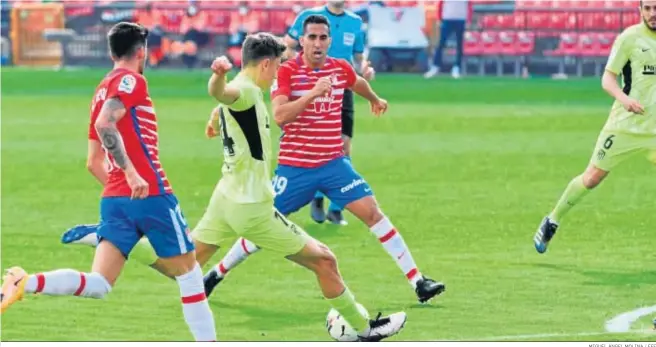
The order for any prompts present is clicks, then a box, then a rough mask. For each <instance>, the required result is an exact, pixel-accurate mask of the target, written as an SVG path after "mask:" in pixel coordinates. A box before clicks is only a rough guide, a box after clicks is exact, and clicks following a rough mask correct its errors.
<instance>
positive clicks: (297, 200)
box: [273, 157, 373, 216]
mask: <svg viewBox="0 0 656 347" xmlns="http://www.w3.org/2000/svg"><path fill="white" fill-rule="evenodd" d="M273 190H274V192H275V193H276V198H275V201H274V206H275V207H276V209H277V210H278V211H280V213H282V214H283V215H285V216H286V215H289V214H291V213H294V212H296V211H298V210H300V209H301V208H302V207H303V206H305V205H307V204H308V203H310V201H312V199H313V198H314V194H315V193H316V192H317V191H320V192H322V193H323V194H324V195H325V196H326V197H328V199H330V201H331V202H332V203H333V204H335V205H337V206H339V207H344V206H346V205H348V204H350V203H352V202H354V201H357V200H360V199H362V198H364V197H367V196H371V195H373V192H372V191H371V187H369V184H368V183H367V181H365V180H364V178H362V176H360V174H359V173H358V172H357V171H355V169H354V168H353V166H352V165H351V161H350V160H349V159H347V158H345V157H341V158H337V159H335V160H331V161H329V162H328V163H326V164H324V165H322V166H319V167H317V168H311V169H308V168H302V167H294V166H287V165H278V167H277V168H276V176H275V177H274V178H273Z"/></svg>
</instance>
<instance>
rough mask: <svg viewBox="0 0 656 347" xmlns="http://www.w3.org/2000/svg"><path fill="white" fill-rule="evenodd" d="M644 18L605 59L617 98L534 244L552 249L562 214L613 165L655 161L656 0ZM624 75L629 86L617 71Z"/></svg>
mask: <svg viewBox="0 0 656 347" xmlns="http://www.w3.org/2000/svg"><path fill="white" fill-rule="evenodd" d="M640 13H641V15H642V23H640V24H636V25H634V26H631V27H629V28H627V29H626V30H624V32H622V34H620V35H619V36H618V37H617V39H616V40H615V43H614V44H613V48H612V50H611V53H610V57H609V58H608V62H607V63H606V71H605V72H604V75H603V77H602V86H603V89H604V90H605V91H606V92H607V93H608V94H610V95H611V96H612V97H613V98H615V103H614V104H613V107H612V108H611V111H610V117H608V121H607V122H606V125H604V128H603V129H602V131H601V133H600V134H599V138H598V140H597V144H596V146H595V149H594V152H593V153H592V158H591V159H590V163H589V165H588V168H587V169H586V170H585V172H584V173H583V174H581V175H579V176H577V177H575V178H574V179H572V181H571V182H570V183H569V185H568V186H567V189H565V192H564V193H563V195H562V196H561V198H560V200H559V201H558V203H557V204H556V206H555V208H554V209H553V211H552V212H551V213H550V214H549V215H548V216H547V217H545V218H544V220H543V221H542V223H541V224H540V226H539V228H538V230H537V232H536V233H535V235H534V236H533V243H534V245H535V249H536V250H537V251H538V252H539V253H544V252H546V251H547V246H548V245H549V242H550V241H551V239H552V238H553V237H554V235H555V234H556V230H557V229H558V226H559V225H560V222H561V220H562V218H563V217H564V216H565V214H566V213H567V212H569V210H570V209H571V208H572V207H573V206H575V205H576V204H577V203H579V202H580V201H581V199H583V197H585V196H586V195H587V194H588V193H589V192H590V191H591V190H592V189H594V188H595V187H597V186H598V185H599V184H600V183H601V182H602V181H603V180H604V179H605V178H606V176H608V173H610V171H611V170H613V169H614V168H615V167H616V166H617V165H619V164H621V163H622V162H623V161H624V160H626V159H628V158H630V157H631V156H633V155H636V154H641V153H643V154H647V155H648V158H649V159H650V160H651V161H652V162H654V163H656V109H655V108H654V106H653V105H654V102H656V97H655V96H654V93H655V92H656V80H655V78H656V77H655V76H654V75H655V74H656V73H655V72H654V71H656V63H655V62H656V1H640ZM620 74H622V76H623V77H624V88H621V87H620V85H619V83H618V82H617V76H618V75H620Z"/></svg>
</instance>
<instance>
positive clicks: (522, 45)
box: [517, 31, 535, 55]
mask: <svg viewBox="0 0 656 347" xmlns="http://www.w3.org/2000/svg"><path fill="white" fill-rule="evenodd" d="M517 46H518V47H517V51H518V54H520V55H529V54H532V53H533V51H534V50H535V33H534V32H531V31H520V32H518V33H517Z"/></svg>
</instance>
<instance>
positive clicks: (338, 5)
mask: <svg viewBox="0 0 656 347" xmlns="http://www.w3.org/2000/svg"><path fill="white" fill-rule="evenodd" d="M345 2H346V1H328V5H330V6H332V7H335V8H343V7H344V3H345Z"/></svg>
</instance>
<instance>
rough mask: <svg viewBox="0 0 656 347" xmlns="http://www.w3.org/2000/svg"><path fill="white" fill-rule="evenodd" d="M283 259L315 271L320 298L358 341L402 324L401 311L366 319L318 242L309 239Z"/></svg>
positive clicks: (334, 261) (393, 331)
mask: <svg viewBox="0 0 656 347" xmlns="http://www.w3.org/2000/svg"><path fill="white" fill-rule="evenodd" d="M287 259H289V260H291V261H293V262H295V263H297V264H299V265H302V266H304V267H305V268H307V269H309V270H310V271H312V272H314V273H315V275H316V276H317V280H318V282H319V286H320V287H321V291H322V293H323V295H324V297H325V298H326V299H327V300H328V301H329V302H330V304H331V305H332V307H333V308H335V309H336V310H337V311H338V312H339V313H340V314H341V315H342V316H344V318H345V319H346V321H348V322H349V323H350V324H351V326H353V328H354V329H355V330H356V331H358V332H359V335H360V339H361V341H380V340H382V339H384V338H387V337H390V336H393V335H396V334H397V333H398V332H399V331H400V330H401V329H402V328H403V326H404V325H405V321H406V319H407V316H406V314H405V313H404V312H397V313H394V314H392V315H390V316H387V317H381V315H380V314H378V316H377V317H376V318H375V319H374V320H368V317H366V316H364V315H363V314H362V313H361V312H360V310H359V309H358V306H357V302H356V301H355V296H354V295H353V294H352V293H351V291H350V290H349V289H348V287H347V286H346V285H345V284H344V281H343V279H342V275H341V274H340V273H339V269H338V268H337V259H336V258H335V255H334V254H333V253H332V252H331V251H330V249H329V248H328V247H327V246H326V245H324V244H322V243H320V242H319V241H317V240H315V239H310V240H309V241H308V243H307V244H306V245H305V247H303V249H302V250H301V251H300V252H298V253H296V254H293V255H290V256H287Z"/></svg>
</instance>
